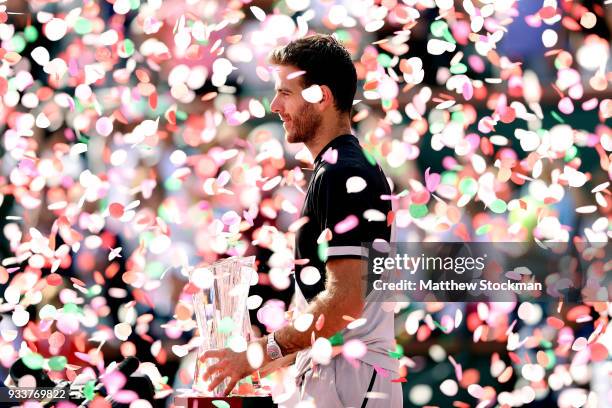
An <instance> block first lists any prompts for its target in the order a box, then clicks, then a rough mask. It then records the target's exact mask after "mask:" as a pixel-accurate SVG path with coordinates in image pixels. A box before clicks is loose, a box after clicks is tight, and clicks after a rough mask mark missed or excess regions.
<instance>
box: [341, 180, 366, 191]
mask: <svg viewBox="0 0 612 408" xmlns="http://www.w3.org/2000/svg"><path fill="white" fill-rule="evenodd" d="M366 186H367V183H366V181H365V180H364V179H363V178H361V177H359V176H353V177H349V178H348V180H346V192H347V193H349V194H350V193H359V192H360V191H363V189H364V188H366Z"/></svg>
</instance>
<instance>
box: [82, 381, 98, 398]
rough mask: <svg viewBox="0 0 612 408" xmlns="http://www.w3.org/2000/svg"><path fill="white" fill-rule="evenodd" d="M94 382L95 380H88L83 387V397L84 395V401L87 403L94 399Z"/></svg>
mask: <svg viewBox="0 0 612 408" xmlns="http://www.w3.org/2000/svg"><path fill="white" fill-rule="evenodd" d="M95 383H96V381H95V380H89V381H87V383H85V386H84V387H83V395H85V399H86V400H87V401H91V400H93V399H94V396H95V393H94V386H95Z"/></svg>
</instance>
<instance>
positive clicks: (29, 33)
mask: <svg viewBox="0 0 612 408" xmlns="http://www.w3.org/2000/svg"><path fill="white" fill-rule="evenodd" d="M23 35H24V36H25V39H26V41H27V42H30V43H31V42H34V41H36V40H37V39H38V30H36V27H34V26H27V27H26V28H25V30H23Z"/></svg>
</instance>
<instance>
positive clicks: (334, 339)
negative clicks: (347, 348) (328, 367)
mask: <svg viewBox="0 0 612 408" xmlns="http://www.w3.org/2000/svg"><path fill="white" fill-rule="evenodd" d="M329 342H330V343H331V345H332V346H341V345H343V344H344V337H342V333H340V332H338V333H336V334H334V335H333V336H331V337H330V338H329Z"/></svg>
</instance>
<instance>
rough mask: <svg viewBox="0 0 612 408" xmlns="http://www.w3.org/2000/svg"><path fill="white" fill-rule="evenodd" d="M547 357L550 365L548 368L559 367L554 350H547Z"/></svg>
mask: <svg viewBox="0 0 612 408" xmlns="http://www.w3.org/2000/svg"><path fill="white" fill-rule="evenodd" d="M546 357H548V364H547V365H546V368H547V369H548V368H553V367H554V366H555V365H557V356H555V352H554V351H552V350H546Z"/></svg>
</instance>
